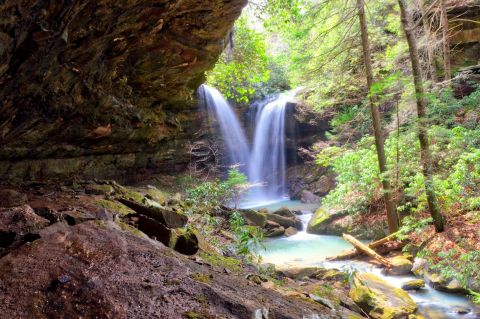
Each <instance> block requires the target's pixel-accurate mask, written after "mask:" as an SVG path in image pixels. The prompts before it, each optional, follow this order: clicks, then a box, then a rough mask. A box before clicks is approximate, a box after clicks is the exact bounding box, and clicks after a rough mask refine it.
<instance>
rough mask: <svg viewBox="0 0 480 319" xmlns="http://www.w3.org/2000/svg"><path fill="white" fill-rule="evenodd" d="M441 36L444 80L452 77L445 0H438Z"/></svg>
mask: <svg viewBox="0 0 480 319" xmlns="http://www.w3.org/2000/svg"><path fill="white" fill-rule="evenodd" d="M440 11H441V21H442V37H443V65H444V69H445V71H444V72H445V81H450V80H451V79H452V66H451V65H450V33H449V28H448V16H447V5H446V4H445V0H440Z"/></svg>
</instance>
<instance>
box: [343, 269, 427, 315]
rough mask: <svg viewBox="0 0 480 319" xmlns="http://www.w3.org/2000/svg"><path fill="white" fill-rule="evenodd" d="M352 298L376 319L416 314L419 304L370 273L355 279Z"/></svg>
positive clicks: (362, 274)
mask: <svg viewBox="0 0 480 319" xmlns="http://www.w3.org/2000/svg"><path fill="white" fill-rule="evenodd" d="M349 295H350V298H352V300H353V301H355V303H356V304H357V305H359V306H360V307H361V308H362V309H363V310H364V311H365V312H367V313H368V314H369V316H371V317H372V318H375V319H400V318H405V317H407V316H409V315H410V314H414V313H415V311H416V310H417V308H418V306H417V304H416V303H415V302H414V301H413V300H412V298H411V297H410V296H409V295H408V293H406V292H405V291H404V290H402V289H399V288H395V287H393V286H392V285H390V284H389V283H387V282H386V281H384V280H383V279H381V278H379V277H378V276H376V275H373V274H370V273H358V274H355V275H354V277H353V282H352V287H351V289H350V293H349Z"/></svg>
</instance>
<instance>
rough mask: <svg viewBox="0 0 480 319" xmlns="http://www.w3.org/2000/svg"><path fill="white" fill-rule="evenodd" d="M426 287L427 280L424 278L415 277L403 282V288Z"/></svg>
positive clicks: (415, 288) (416, 288)
mask: <svg viewBox="0 0 480 319" xmlns="http://www.w3.org/2000/svg"><path fill="white" fill-rule="evenodd" d="M423 287H425V280H423V279H413V280H409V281H406V282H404V283H402V289H403V290H418V289H422V288H423Z"/></svg>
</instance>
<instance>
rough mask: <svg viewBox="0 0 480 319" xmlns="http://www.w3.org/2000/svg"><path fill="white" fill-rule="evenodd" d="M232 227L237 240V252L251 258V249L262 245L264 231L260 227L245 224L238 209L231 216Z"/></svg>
mask: <svg viewBox="0 0 480 319" xmlns="http://www.w3.org/2000/svg"><path fill="white" fill-rule="evenodd" d="M230 229H231V230H232V231H233V233H234V235H235V237H236V240H237V241H236V243H235V248H236V251H237V253H238V254H240V255H244V256H246V257H247V258H249V259H251V258H252V255H251V251H253V249H255V248H256V247H260V246H261V245H262V244H261V240H262V239H263V231H262V230H261V229H260V228H258V227H254V226H248V225H245V221H244V219H243V218H242V216H241V215H240V213H238V212H236V211H235V212H233V213H232V215H231V216H230Z"/></svg>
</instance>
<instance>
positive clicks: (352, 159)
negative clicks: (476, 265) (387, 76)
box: [317, 86, 480, 213]
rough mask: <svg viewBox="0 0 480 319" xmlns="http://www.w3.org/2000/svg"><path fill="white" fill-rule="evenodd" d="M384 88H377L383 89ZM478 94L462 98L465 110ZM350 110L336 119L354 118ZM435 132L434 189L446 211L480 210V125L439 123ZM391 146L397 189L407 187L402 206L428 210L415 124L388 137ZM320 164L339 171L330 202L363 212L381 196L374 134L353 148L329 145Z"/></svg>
mask: <svg viewBox="0 0 480 319" xmlns="http://www.w3.org/2000/svg"><path fill="white" fill-rule="evenodd" d="M380 88H381V86H379V87H376V88H375V89H376V90H377V89H378V90H379V91H381V89H380ZM439 94H440V95H441V96H439V97H438V98H436V99H443V98H444V97H442V96H443V95H445V94H446V93H444V92H440V93H439ZM447 95H449V94H447ZM478 96H480V95H477V93H475V94H474V96H473V97H471V96H470V97H468V98H465V99H462V100H459V101H457V102H456V103H455V105H461V109H462V110H465V109H468V108H470V107H472V106H473V105H474V104H475V103H476V102H478V101H477V97H478ZM438 107H439V106H438V104H437V105H432V106H431V108H434V109H436V108H438ZM456 108H457V107H455V109H456ZM350 112H353V111H350ZM350 112H347V113H340V115H338V116H337V117H336V118H335V119H334V120H335V123H343V122H345V121H348V120H349V119H350V118H351V117H352V115H351V113H350ZM443 114H444V116H445V117H449V118H452V117H455V112H453V111H451V110H450V111H448V112H445V113H443ZM452 123H453V122H452ZM429 136H430V141H431V150H432V156H433V159H434V163H435V175H434V188H435V191H436V193H437V196H438V200H439V202H440V204H441V207H442V210H443V211H451V210H452V209H455V210H472V209H479V208H480V196H479V195H478V194H479V193H480V150H479V146H480V127H476V128H473V129H471V128H468V127H464V126H459V125H458V124H455V125H454V126H450V127H448V125H447V127H445V126H439V125H434V126H431V127H430V129H429ZM385 151H386V154H387V168H388V173H387V174H388V177H390V180H391V182H392V184H393V186H394V189H398V190H402V191H403V193H404V195H405V199H406V201H404V202H403V203H401V204H400V205H399V207H398V209H399V211H400V212H405V213H408V212H410V211H413V212H415V211H423V210H425V209H426V207H427V201H426V195H425V188H424V177H423V174H422V172H421V163H420V152H419V143H418V138H417V134H416V131H415V126H407V127H404V128H402V132H401V134H400V136H399V137H398V136H397V135H396V134H390V136H388V138H387V139H386V141H385ZM397 159H398V162H397ZM317 163H318V164H320V165H323V166H328V165H330V166H331V167H332V170H333V171H334V172H335V173H336V174H337V187H336V189H335V190H333V191H332V192H330V194H328V195H327V197H326V198H325V199H324V204H325V205H327V207H331V208H334V207H335V208H340V209H347V210H349V211H350V212H352V213H354V212H362V211H366V210H367V208H368V206H369V205H370V203H372V201H373V200H374V199H376V198H379V197H380V195H381V192H380V181H381V179H380V176H379V169H378V163H377V155H376V152H375V146H374V144H373V138H371V137H364V138H363V139H362V140H360V141H359V142H358V143H357V144H356V145H355V146H354V148H353V149H345V150H342V149H340V148H338V147H330V148H326V149H323V150H322V151H321V152H320V153H319V154H318V156H317Z"/></svg>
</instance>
